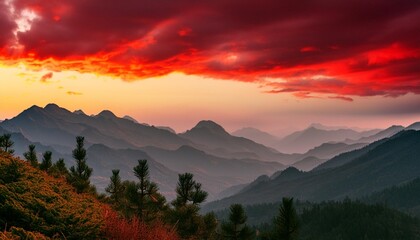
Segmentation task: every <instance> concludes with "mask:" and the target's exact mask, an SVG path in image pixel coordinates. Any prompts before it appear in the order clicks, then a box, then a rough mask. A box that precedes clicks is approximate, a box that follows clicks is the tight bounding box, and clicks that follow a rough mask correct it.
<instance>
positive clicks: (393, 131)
mask: <svg viewBox="0 0 420 240" xmlns="http://www.w3.org/2000/svg"><path fill="white" fill-rule="evenodd" d="M402 130H404V127H403V126H397V125H394V126H391V127H389V128H387V129H384V130H382V131H379V132H377V133H376V134H373V135H371V136H367V137H362V138H359V139H356V140H354V139H353V140H351V139H347V140H346V141H344V143H347V144H355V143H372V142H375V141H378V140H381V139H384V138H388V137H391V136H392V135H394V134H396V133H398V132H400V131H402Z"/></svg>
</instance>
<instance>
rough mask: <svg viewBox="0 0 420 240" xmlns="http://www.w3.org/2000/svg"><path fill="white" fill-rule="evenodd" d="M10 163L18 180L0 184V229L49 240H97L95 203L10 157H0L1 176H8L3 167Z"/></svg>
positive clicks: (98, 209)
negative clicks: (22, 231)
mask: <svg viewBox="0 0 420 240" xmlns="http://www.w3.org/2000/svg"><path fill="white" fill-rule="evenodd" d="M14 162H15V163H16V166H17V169H18V172H19V173H20V177H19V178H18V179H16V181H12V182H5V181H1V182H0V229H6V230H7V231H8V232H9V233H13V232H16V231H17V230H13V229H24V231H27V232H38V233H40V234H42V235H45V236H47V237H50V238H65V239H98V238H101V236H102V233H101V228H102V224H103V216H102V211H101V204H100V203H99V202H98V201H97V200H95V199H94V198H93V197H92V196H89V195H79V194H76V193H75V192H74V189H73V188H72V187H71V186H69V185H68V184H67V183H66V182H65V181H64V180H63V179H55V178H52V177H51V176H49V175H48V174H47V173H45V172H42V171H39V170H37V169H35V168H33V167H32V166H31V165H30V164H29V163H26V162H23V161H21V160H19V159H16V158H13V157H11V156H8V157H7V156H0V169H2V173H5V174H9V173H8V172H7V171H8V170H7V169H8V168H7V166H9V165H10V164H12V163H14ZM5 169H6V170H5ZM1 176H3V174H2V175H1ZM12 227H15V228H12ZM28 234H29V233H28ZM34 234H35V233H34ZM12 235H16V234H14V233H13V234H12ZM23 239H26V238H23ZM40 239H42V238H40Z"/></svg>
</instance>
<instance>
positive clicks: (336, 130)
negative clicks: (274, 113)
mask: <svg viewBox="0 0 420 240" xmlns="http://www.w3.org/2000/svg"><path fill="white" fill-rule="evenodd" d="M401 128H402V127H401ZM400 130H401V129H400ZM379 132H381V130H380V129H374V130H365V131H360V130H358V131H357V130H353V129H350V128H345V127H326V126H323V125H321V124H312V125H310V126H309V127H308V128H306V129H304V130H302V131H296V132H294V133H291V134H289V135H287V136H285V137H282V138H280V137H276V136H273V135H271V134H269V133H267V132H264V131H261V130H259V129H255V128H243V129H240V130H237V131H235V132H233V133H232V134H233V135H235V136H240V137H245V138H249V139H251V140H254V141H256V142H258V143H262V144H264V145H266V146H270V147H272V148H274V149H276V150H278V151H280V152H285V153H305V152H307V151H309V150H310V149H312V148H315V147H317V146H320V145H321V144H323V143H334V142H346V143H347V144H354V143H370V142H373V141H375V140H378V139H376V138H375V137H373V136H374V135H376V134H378V133H379ZM382 135H383V136H382V138H384V137H389V136H391V135H392V134H390V135H386V134H385V133H384V134H382ZM369 137H371V139H369ZM316 157H319V156H316ZM320 158H323V157H320Z"/></svg>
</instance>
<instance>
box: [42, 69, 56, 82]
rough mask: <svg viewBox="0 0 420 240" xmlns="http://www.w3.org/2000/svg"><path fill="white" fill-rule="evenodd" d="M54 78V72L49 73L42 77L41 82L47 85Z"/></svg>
mask: <svg viewBox="0 0 420 240" xmlns="http://www.w3.org/2000/svg"><path fill="white" fill-rule="evenodd" d="M52 77H53V73H52V72H49V73H47V74H45V75H43V76H42V77H41V80H40V81H41V82H42V83H46V82H47V81H48V80H49V79H51V78H52Z"/></svg>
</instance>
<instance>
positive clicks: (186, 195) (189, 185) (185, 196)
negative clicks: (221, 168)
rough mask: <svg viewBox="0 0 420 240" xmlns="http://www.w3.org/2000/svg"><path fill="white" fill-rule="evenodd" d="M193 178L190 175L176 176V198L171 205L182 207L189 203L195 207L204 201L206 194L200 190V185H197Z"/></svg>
mask: <svg viewBox="0 0 420 240" xmlns="http://www.w3.org/2000/svg"><path fill="white" fill-rule="evenodd" d="M193 178H194V175H193V174H192V173H184V174H179V175H178V185H177V187H176V193H177V197H176V199H175V200H174V202H173V203H172V204H173V205H174V206H176V207H182V206H186V205H187V204H189V203H190V204H193V205H196V206H197V205H199V204H200V203H202V202H204V201H205V200H206V198H207V195H208V194H207V192H205V191H203V190H201V183H197V182H196V181H194V179H193Z"/></svg>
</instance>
